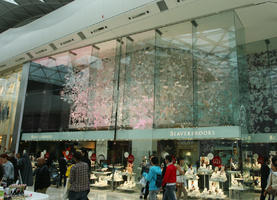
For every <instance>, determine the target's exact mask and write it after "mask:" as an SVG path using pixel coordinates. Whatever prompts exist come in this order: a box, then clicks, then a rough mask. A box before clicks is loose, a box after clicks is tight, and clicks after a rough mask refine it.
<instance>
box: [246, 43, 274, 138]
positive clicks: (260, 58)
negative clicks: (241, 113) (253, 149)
mask: <svg viewBox="0 0 277 200" xmlns="http://www.w3.org/2000/svg"><path fill="white" fill-rule="evenodd" d="M276 40H277V39H276V38H273V39H268V40H263V41H258V42H254V43H250V44H247V45H246V50H247V64H248V69H249V84H248V87H249V113H250V116H249V133H273V132H277V122H276V117H277V109H276V87H277V82H276V76H277V73H276V72H277V67H276V57H277V55H276V49H277V44H276Z"/></svg>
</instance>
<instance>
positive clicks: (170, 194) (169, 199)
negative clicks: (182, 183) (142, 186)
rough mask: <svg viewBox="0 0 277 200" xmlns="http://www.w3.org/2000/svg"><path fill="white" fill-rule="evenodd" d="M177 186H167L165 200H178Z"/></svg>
mask: <svg viewBox="0 0 277 200" xmlns="http://www.w3.org/2000/svg"><path fill="white" fill-rule="evenodd" d="M175 190H176V185H170V186H165V192H164V196H163V200H176V193H175Z"/></svg>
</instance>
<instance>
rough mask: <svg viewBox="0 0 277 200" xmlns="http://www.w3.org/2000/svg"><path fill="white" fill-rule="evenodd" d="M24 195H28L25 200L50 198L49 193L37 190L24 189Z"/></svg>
mask: <svg viewBox="0 0 277 200" xmlns="http://www.w3.org/2000/svg"><path fill="white" fill-rule="evenodd" d="M24 195H26V196H27V197H26V198H25V200H48V199H49V195H48V194H42V193H37V192H31V191H26V190H25V191H24Z"/></svg>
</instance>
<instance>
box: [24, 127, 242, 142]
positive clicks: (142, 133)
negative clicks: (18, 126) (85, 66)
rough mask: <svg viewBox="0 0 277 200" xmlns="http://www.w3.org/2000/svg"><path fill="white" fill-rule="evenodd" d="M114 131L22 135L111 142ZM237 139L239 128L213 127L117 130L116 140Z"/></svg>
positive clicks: (35, 139)
mask: <svg viewBox="0 0 277 200" xmlns="http://www.w3.org/2000/svg"><path fill="white" fill-rule="evenodd" d="M113 135H114V131H112V130H109V131H72V132H48V133H46V132H44V133H23V134H22V140H23V141H59V140H69V138H70V140H72V141H82V140H112V139H113ZM216 138H219V139H228V138H231V139H234V138H235V139H238V138H241V129H240V127H239V126H214V127H198V128H161V129H143V130H141V129H133V130H118V132H117V139H118V140H126V139H127V140H136V139H149V140H152V139H154V140H167V139H184V140H185V139H188V140H189V139H216Z"/></svg>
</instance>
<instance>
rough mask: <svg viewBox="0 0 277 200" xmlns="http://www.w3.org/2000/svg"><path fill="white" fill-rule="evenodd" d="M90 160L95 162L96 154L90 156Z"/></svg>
mask: <svg viewBox="0 0 277 200" xmlns="http://www.w3.org/2000/svg"><path fill="white" fill-rule="evenodd" d="M90 159H91V160H92V161H96V153H93V154H91V157H90Z"/></svg>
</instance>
